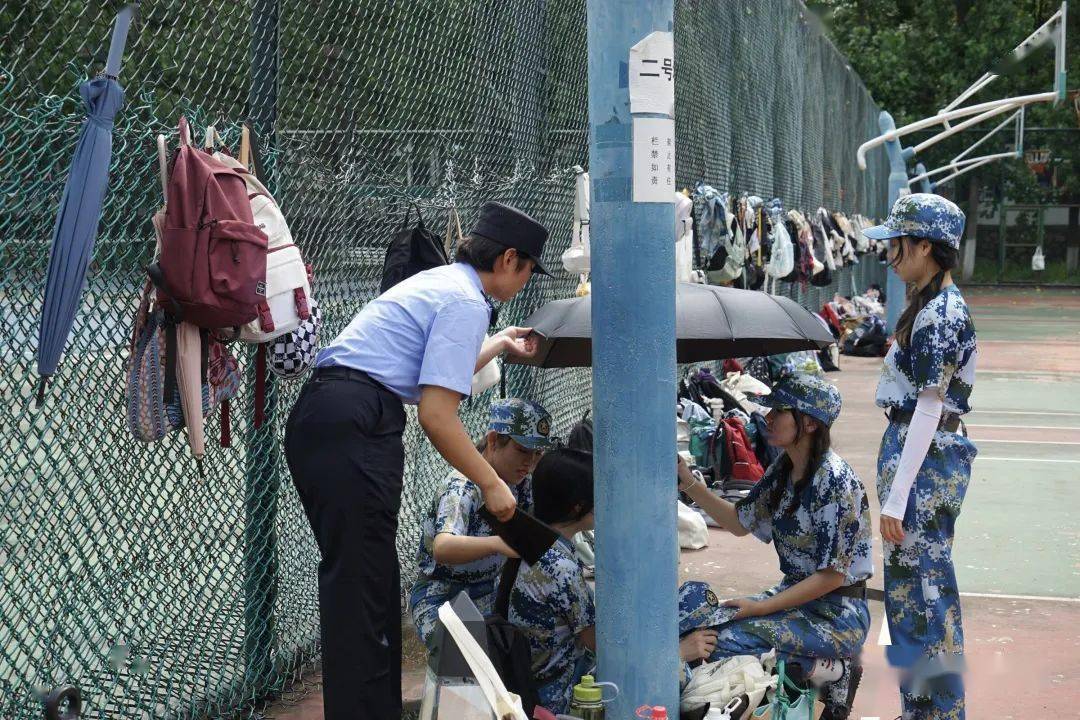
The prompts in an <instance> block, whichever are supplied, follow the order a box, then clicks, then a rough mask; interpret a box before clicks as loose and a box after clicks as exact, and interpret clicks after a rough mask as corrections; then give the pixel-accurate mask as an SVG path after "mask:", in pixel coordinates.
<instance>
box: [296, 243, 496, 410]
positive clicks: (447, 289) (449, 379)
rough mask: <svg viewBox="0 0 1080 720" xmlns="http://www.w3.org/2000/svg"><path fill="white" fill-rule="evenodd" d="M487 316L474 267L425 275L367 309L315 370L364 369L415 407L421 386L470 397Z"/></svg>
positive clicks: (457, 265)
mask: <svg viewBox="0 0 1080 720" xmlns="http://www.w3.org/2000/svg"><path fill="white" fill-rule="evenodd" d="M490 319H491V311H490V308H489V306H488V304H487V301H486V300H485V299H484V289H483V285H481V283H480V276H479V275H478V274H477V272H476V270H475V269H474V268H473V267H472V266H470V265H466V264H465V263H453V264H451V265H446V266H445V267H439V268H435V269H433V270H426V271H424V272H421V273H417V274H416V275H413V276H412V277H410V278H407V279H405V280H403V281H402V282H400V283H398V284H397V285H395V286H394V287H392V288H390V289H389V290H387V291H386V292H385V293H383V294H382V295H380V296H379V297H378V298H376V299H375V300H372V301H371V302H369V303H368V304H367V305H365V306H364V308H363V309H362V310H361V311H360V312H359V313H358V314H357V316H356V317H355V318H353V320H352V322H350V323H349V324H348V325H347V326H346V327H345V329H344V330H342V331H341V334H340V335H338V336H337V337H336V338H334V341H333V342H331V343H330V344H329V345H328V346H326V347H325V348H323V349H322V350H321V351H320V352H319V355H318V359H317V360H316V366H317V367H329V366H342V367H349V368H353V369H355V370H363V371H364V372H366V373H367V374H368V375H370V376H371V377H372V378H373V379H375V380H377V381H378V382H379V383H381V384H382V385H384V386H385V387H386V388H387V389H389V390H390V391H392V392H393V393H394V394H395V395H397V396H398V397H399V398H401V400H402V402H405V403H408V404H412V405H415V404H417V403H419V402H420V388H421V386H423V385H437V386H439V387H444V388H447V389H449V390H453V391H455V392H458V393H461V394H462V395H464V396H467V395H469V394H470V393H471V391H472V377H473V372H474V370H475V368H476V359H477V357H478V356H479V355H480V348H481V346H482V345H483V343H484V335H485V332H486V331H487V328H488V324H489V321H490Z"/></svg>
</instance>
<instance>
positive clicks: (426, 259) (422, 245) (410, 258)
mask: <svg viewBox="0 0 1080 720" xmlns="http://www.w3.org/2000/svg"><path fill="white" fill-rule="evenodd" d="M411 207H412V209H413V210H415V211H416V225H415V226H414V227H411V228H410V227H407V224H408V220H409V218H408V210H406V211H405V212H406V215H405V222H404V223H403V224H402V228H401V229H399V230H398V231H397V233H395V235H394V237H393V239H392V240H391V241H390V246H389V247H387V248H386V256H385V257H384V258H383V269H382V282H381V283H380V284H379V293H380V294H381V293H384V292H386V291H387V290H389V289H390V288H392V287H394V286H395V285H397V284H398V283H399V282H401V281H402V280H404V279H406V278H410V277H412V276H413V275H415V274H416V273H418V272H423V271H424V270H430V269H432V268H437V267H442V266H443V265H449V264H450V258H449V257H447V254H446V248H445V247H444V246H443V243H442V242H440V241H439V239H438V238H437V237H435V234H434V233H432V232H431V231H430V230H428V229H427V227H425V226H424V218H423V216H421V215H420V208H418V207H417V206H416V205H411Z"/></svg>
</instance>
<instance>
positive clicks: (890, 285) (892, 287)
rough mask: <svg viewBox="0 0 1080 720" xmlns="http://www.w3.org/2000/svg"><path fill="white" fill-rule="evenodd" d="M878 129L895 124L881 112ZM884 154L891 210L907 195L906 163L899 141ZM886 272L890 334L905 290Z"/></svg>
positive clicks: (890, 142) (891, 272) (890, 143)
mask: <svg viewBox="0 0 1080 720" xmlns="http://www.w3.org/2000/svg"><path fill="white" fill-rule="evenodd" d="M878 127H880V128H881V132H883V133H887V132H892V131H893V130H895V129H896V123H895V122H893V117H892V115H890V114H889V113H887V112H885V111H884V110H882V111H881V115H880V116H878ZM885 154H886V155H887V156H888V158H889V208H890V209H891V208H892V206H893V203H895V202H896V199H897V198H898V197H900V196H901V195H906V194H907V193H908V184H907V182H908V174H907V163H906V162H905V161H904V151H903V150H902V149H901V148H900V141H899V140H887V141H886V142H885ZM886 272H887V280H886V281H885V294H886V296H887V297H886V302H885V328H886V330H888V332H890V333H891V332H892V331H893V329H894V328H896V321H897V320H899V319H900V313H902V312H903V311H904V304H905V300H906V297H905V295H906V292H907V289H906V287H905V286H904V281H903V280H901V279H900V277H899V276H898V275H897V274H896V272H895V271H894V270H893V269H892V268H889V269H888V270H887V271H886Z"/></svg>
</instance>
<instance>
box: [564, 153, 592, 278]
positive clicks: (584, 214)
mask: <svg viewBox="0 0 1080 720" xmlns="http://www.w3.org/2000/svg"><path fill="white" fill-rule="evenodd" d="M574 172H576V173H577V177H575V178H574V234H573V236H572V237H571V239H570V247H568V248H567V249H566V251H565V252H563V254H562V264H563V268H565V269H566V272H568V273H570V274H571V275H585V274H587V273H588V272H589V271H590V270H591V269H592V261H591V248H590V246H589V173H587V172H585V171H584V170H582V169H581V167H580V166H578V165H575V166H574ZM583 279H584V278H583Z"/></svg>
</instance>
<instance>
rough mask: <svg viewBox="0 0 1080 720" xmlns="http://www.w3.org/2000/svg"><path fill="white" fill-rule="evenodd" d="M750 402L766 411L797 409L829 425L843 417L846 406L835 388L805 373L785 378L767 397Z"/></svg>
mask: <svg viewBox="0 0 1080 720" xmlns="http://www.w3.org/2000/svg"><path fill="white" fill-rule="evenodd" d="M750 399H751V400H753V401H754V402H756V403H757V404H758V405H764V406H765V407H767V408H794V409H796V410H798V411H799V412H801V413H802V414H803V415H809V416H810V417H812V418H816V419H818V420H820V421H821V422H823V423H825V424H826V425H829V426H831V425H832V424H833V423H834V422H836V418H838V417H839V416H840V407H841V405H842V404H843V403H842V400H841V398H840V391H839V390H837V389H836V386H835V385H833V384H832V383H830V382H829V381H828V380H826V379H825V378H823V377H820V376H817V375H809V374H806V373H794V374H792V375H786V376H784V377H782V378H781V379H780V380H778V381H777V382H776V383H775V384H774V385H773V386H772V392H770V393H769V394H768V395H752V396H751V397H750Z"/></svg>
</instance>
